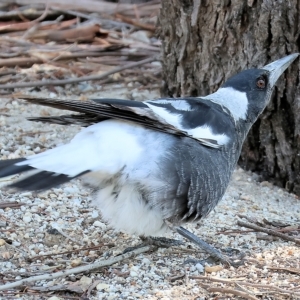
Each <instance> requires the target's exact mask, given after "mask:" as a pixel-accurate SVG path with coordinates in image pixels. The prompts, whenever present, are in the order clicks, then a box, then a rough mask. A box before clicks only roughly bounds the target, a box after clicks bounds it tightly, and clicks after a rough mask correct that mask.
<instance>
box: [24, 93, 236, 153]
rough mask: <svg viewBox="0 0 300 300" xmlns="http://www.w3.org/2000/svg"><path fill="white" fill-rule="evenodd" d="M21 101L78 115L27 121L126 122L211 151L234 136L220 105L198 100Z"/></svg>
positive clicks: (64, 122) (86, 123) (48, 99)
mask: <svg viewBox="0 0 300 300" xmlns="http://www.w3.org/2000/svg"><path fill="white" fill-rule="evenodd" d="M22 99H25V100H27V101H29V102H31V103H35V104H40V105H45V106H50V107H53V108H58V109H64V110H70V111H74V112H77V113H79V114H71V115H62V116H51V117H33V118H29V120H31V121H41V122H50V123H56V124H61V125H69V124H77V125H81V126H89V125H92V124H95V123H98V122H101V121H104V120H107V119H119V120H126V121H131V122H134V123H138V124H140V125H143V126H145V127H147V128H150V129H154V130H157V131H161V132H166V133H170V134H173V135H178V136H189V137H191V138H194V139H196V140H198V141H199V142H200V143H202V144H204V145H206V146H209V147H213V148H219V147H221V146H223V145H225V144H226V143H227V142H228V141H229V140H230V139H231V138H232V135H233V134H234V123H233V120H232V118H231V117H230V115H229V114H228V112H226V111H225V109H224V108H223V107H221V106H220V105H218V104H215V103H212V102H210V101H207V100H203V99H201V98H178V99H173V98H171V99H158V100H151V101H145V102H138V101H131V100H122V99H92V100H89V101H80V100H59V99H50V98H33V97H27V96H26V97H23V96H22Z"/></svg>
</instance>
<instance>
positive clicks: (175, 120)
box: [144, 101, 181, 129]
mask: <svg viewBox="0 0 300 300" xmlns="http://www.w3.org/2000/svg"><path fill="white" fill-rule="evenodd" d="M144 103H145V104H146V105H147V106H148V107H149V108H150V109H151V110H152V111H153V112H154V113H155V114H156V115H158V116H159V117H160V118H162V119H163V120H164V121H166V122H167V123H168V124H170V125H173V126H174V127H176V128H178V129H181V123H180V121H181V115H180V114H174V113H170V112H169V111H168V110H167V109H166V108H164V107H160V106H156V105H152V104H151V103H150V101H149V102H148V101H147V102H144Z"/></svg>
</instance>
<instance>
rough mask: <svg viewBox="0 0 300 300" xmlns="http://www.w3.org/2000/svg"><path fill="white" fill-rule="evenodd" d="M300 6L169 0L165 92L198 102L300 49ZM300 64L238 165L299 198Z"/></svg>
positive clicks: (165, 7) (162, 26)
mask: <svg viewBox="0 0 300 300" xmlns="http://www.w3.org/2000/svg"><path fill="white" fill-rule="evenodd" d="M299 6H300V2H299V1H297V0H290V1H284V0H281V1H275V0H273V1H272V0H269V1H268V0H264V1H255V0H248V1H245V0H244V1H240V0H232V1H230V0H227V1H215V0H213V1H208V0H202V1H201V0H194V1H192V0H163V1H162V9H161V12H160V16H159V34H160V37H161V39H162V45H163V46H162V52H163V54H162V55H163V75H164V79H165V84H164V87H163V94H165V95H168V96H174V97H178V96H184V95H185V96H186V95H189V96H196V95H197V96H199V95H207V94H209V93H212V92H214V91H215V90H216V89H217V88H218V87H219V86H220V85H221V84H222V83H223V82H224V81H225V80H226V79H227V78H228V77H230V76H231V75H233V74H235V73H237V72H239V71H241V70H243V69H247V68H251V67H261V66H263V65H265V64H267V63H269V62H271V61H273V60H276V59H278V58H281V57H283V56H285V55H287V54H291V53H295V52H299V50H300V49H299V48H300V7H299ZM299 65H300V64H299V60H298V61H297V62H296V63H294V64H292V66H290V67H289V69H288V70H287V71H286V72H285V73H284V75H282V76H281V78H280V79H279V81H278V84H277V88H276V89H275V92H274V93H273V97H272V101H271V103H270V104H269V106H268V107H267V108H266V110H265V111H264V113H263V115H262V116H261V117H260V118H259V120H258V121H257V122H256V124H255V125H254V126H253V128H252V130H251V132H250V133H249V135H248V138H247V140H246V142H245V144H244V147H243V150H242V154H241V158H240V161H239V163H240V165H241V166H242V167H245V168H246V169H250V170H252V171H255V172H258V173H259V174H261V175H262V177H263V178H264V179H267V180H271V181H273V182H274V183H276V184H277V185H279V186H282V187H285V188H287V189H288V190H289V191H292V192H294V193H296V194H297V195H300V85H299Z"/></svg>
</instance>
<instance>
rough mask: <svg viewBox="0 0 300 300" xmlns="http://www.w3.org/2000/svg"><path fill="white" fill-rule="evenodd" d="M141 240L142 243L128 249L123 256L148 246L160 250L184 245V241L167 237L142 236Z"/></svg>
mask: <svg viewBox="0 0 300 300" xmlns="http://www.w3.org/2000/svg"><path fill="white" fill-rule="evenodd" d="M139 238H140V239H141V240H142V243H141V244H139V245H136V246H133V247H128V248H126V249H125V250H124V251H123V254H124V253H127V252H130V251H132V250H135V249H138V248H141V247H144V246H148V245H152V246H157V247H160V248H169V247H172V246H181V245H183V244H184V243H183V242H182V241H179V240H174V239H168V238H165V237H153V236H140V237H139Z"/></svg>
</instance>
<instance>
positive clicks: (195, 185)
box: [0, 53, 299, 261]
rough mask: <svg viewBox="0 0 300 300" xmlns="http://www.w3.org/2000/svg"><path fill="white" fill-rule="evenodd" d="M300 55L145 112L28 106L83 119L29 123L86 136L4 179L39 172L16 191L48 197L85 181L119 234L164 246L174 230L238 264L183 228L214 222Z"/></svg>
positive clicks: (110, 105)
mask: <svg viewBox="0 0 300 300" xmlns="http://www.w3.org/2000/svg"><path fill="white" fill-rule="evenodd" d="M298 55H299V54H298V53H296V54H291V55H289V56H286V57H284V58H281V59H279V60H276V61H274V62H272V63H270V64H268V65H266V66H264V67H262V68H258V69H248V70H244V71H242V72H240V73H238V74H237V75H235V76H233V77H231V78H230V79H228V80H227V81H226V82H225V83H224V84H223V85H222V86H221V87H220V88H219V89H218V90H217V91H216V92H215V93H213V94H210V95H207V96H203V97H184V98H163V99H157V100H148V101H144V102H137V101H131V100H121V99H91V100H89V101H76V100H59V99H48V98H32V97H22V99H25V100H27V101H29V102H31V103H35V104H40V105H45V106H50V107H54V108H58V109H65V110H70V111H72V112H73V113H72V114H69V115H61V116H50V117H32V118H29V120H31V121H39V122H45V123H56V124H62V125H71V124H78V125H81V126H82V127H83V129H82V130H81V131H80V132H79V133H78V134H77V135H75V137H74V138H73V139H72V140H71V141H70V142H69V143H67V144H65V145H62V146H58V147H56V148H53V149H50V150H47V151H45V152H42V153H39V154H35V155H32V156H28V157H26V158H17V159H11V160H2V161H1V160H0V178H1V177H5V176H10V175H14V174H18V173H23V172H27V171H34V172H31V173H29V174H28V176H27V177H25V178H21V179H19V180H18V181H16V182H13V183H12V184H11V185H10V187H11V188H15V189H19V190H28V191H38V190H45V189H50V188H52V187H55V186H57V185H59V184H62V183H65V182H68V181H70V180H72V179H73V178H77V177H81V178H82V180H83V182H84V183H86V184H88V185H89V186H91V187H92V188H93V189H94V190H95V191H96V193H95V197H94V200H93V202H94V204H95V205H96V206H97V207H98V208H99V210H100V211H101V214H102V218H103V219H104V220H105V221H107V222H108V223H109V224H110V225H111V226H112V227H114V228H115V229H117V230H120V231H124V232H127V233H129V234H135V235H139V236H144V237H148V236H153V237H154V236H161V235H164V234H165V232H166V231H167V230H168V229H170V228H171V229H173V230H175V231H176V232H178V233H180V234H181V235H183V236H184V237H186V238H188V239H189V240H191V241H193V242H195V243H196V244H198V245H199V246H200V247H202V248H204V249H205V250H206V251H207V252H209V253H210V254H212V255H214V256H215V257H217V258H219V259H221V260H222V261H228V260H227V258H225V257H224V256H223V255H222V253H221V252H220V251H218V250H217V249H215V248H213V247H212V246H210V245H208V244H206V243H205V242H204V241H203V240H201V239H200V238H198V237H197V236H195V235H194V234H192V233H191V232H189V231H188V230H186V229H185V228H183V227H182V226H181V225H183V224H184V223H186V222H193V221H198V220H200V219H202V218H204V217H205V216H207V215H208V214H209V212H211V210H212V209H213V208H214V207H215V206H216V205H217V204H218V202H219V201H220V200H221V198H222V196H223V195H224V193H225V191H226V188H227V186H228V184H229V181H230V178H231V175H232V173H233V171H234V169H235V167H236V164H237V161H238V158H239V155H240V152H241V148H242V145H243V142H244V140H245V137H246V135H247V133H248V131H249V129H250V128H251V126H252V125H253V123H254V122H255V121H256V119H257V118H258V116H259V115H260V114H261V113H262V111H263V110H264V108H265V107H266V105H267V104H268V103H269V101H270V98H271V94H272V91H273V89H274V86H275V83H276V81H277V79H278V78H279V76H280V75H281V74H282V73H283V72H284V71H285V69H286V68H287V67H288V66H289V65H290V64H291V63H292V62H293V61H294V60H295V59H296V58H297V57H298ZM74 112H76V113H74Z"/></svg>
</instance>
